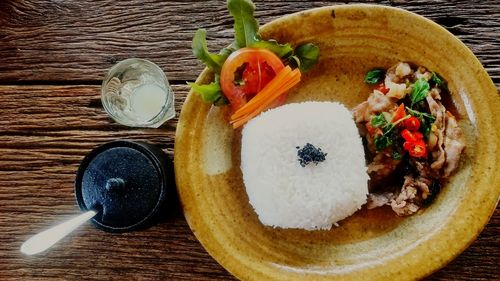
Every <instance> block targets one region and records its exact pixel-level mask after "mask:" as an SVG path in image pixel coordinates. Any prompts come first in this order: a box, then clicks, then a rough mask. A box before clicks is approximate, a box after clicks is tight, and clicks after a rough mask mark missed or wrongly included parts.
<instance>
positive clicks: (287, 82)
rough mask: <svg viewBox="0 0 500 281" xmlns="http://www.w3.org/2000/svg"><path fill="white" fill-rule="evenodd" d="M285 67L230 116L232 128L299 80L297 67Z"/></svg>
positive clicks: (248, 118)
mask: <svg viewBox="0 0 500 281" xmlns="http://www.w3.org/2000/svg"><path fill="white" fill-rule="evenodd" d="M287 68H288V69H287V70H285V69H284V70H282V71H280V72H279V73H278V75H276V77H275V79H273V80H272V81H271V82H269V83H268V84H267V85H266V86H265V87H264V89H262V90H261V91H260V92H259V93H258V94H257V95H256V96H255V97H254V98H253V99H252V100H250V102H248V103H247V104H245V105H244V106H243V107H242V108H240V109H239V110H238V111H236V112H235V113H234V114H233V115H232V116H231V122H230V123H231V124H232V125H233V128H235V129H236V128H238V127H240V126H242V125H243V124H245V123H246V122H247V121H249V120H250V119H252V118H253V117H255V116H257V115H258V114H259V113H261V112H262V111H264V110H265V109H266V108H267V107H268V106H269V105H270V104H271V103H272V102H273V101H274V100H275V99H277V98H278V97H279V96H281V95H282V94H284V93H285V92H286V91H288V90H289V89H291V88H292V87H293V86H295V85H296V84H297V83H299V82H300V77H301V73H300V71H299V70H298V69H295V70H293V71H290V70H291V69H290V68H289V67H288V66H287ZM257 98H258V99H257ZM254 100H255V101H254ZM252 101H253V102H252Z"/></svg>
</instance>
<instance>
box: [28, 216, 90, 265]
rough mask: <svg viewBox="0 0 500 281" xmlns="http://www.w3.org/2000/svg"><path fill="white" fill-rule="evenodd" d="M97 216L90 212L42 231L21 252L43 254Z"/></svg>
mask: <svg viewBox="0 0 500 281" xmlns="http://www.w3.org/2000/svg"><path fill="white" fill-rule="evenodd" d="M96 214H97V212H96V211H88V212H85V213H83V214H81V215H79V216H77V217H74V218H72V219H70V220H68V221H65V222H63V223H61V224H59V225H56V226H54V227H52V228H49V229H47V230H45V231H42V232H40V233H38V234H36V235H35V236H33V237H31V238H30V239H28V240H27V241H26V242H24V243H23V245H22V246H21V252H23V253H24V254H26V255H34V254H38V253H40V252H43V251H45V250H47V249H48V248H50V247H51V246H52V245H54V244H55V243H57V242H58V241H59V240H61V239H62V238H64V237H65V236H66V235H68V234H70V233H71V232H72V231H73V230H75V229H76V228H77V227H79V226H80V225H82V224H83V223H84V222H86V221H88V220H89V219H91V218H92V217H94V216H95V215H96Z"/></svg>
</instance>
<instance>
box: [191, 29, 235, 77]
mask: <svg viewBox="0 0 500 281" xmlns="http://www.w3.org/2000/svg"><path fill="white" fill-rule="evenodd" d="M206 34H207V31H206V30H205V29H198V30H197V31H196V33H195V34H194V37H193V43H192V45H191V47H192V48H193V54H194V56H195V57H196V58H197V59H199V60H201V61H202V62H203V63H204V64H205V65H206V66H207V67H208V68H210V69H212V70H213V71H214V72H216V73H220V70H221V67H222V64H223V63H224V61H225V60H226V58H227V56H228V55H229V54H228V55H217V54H212V53H210V52H209V51H208V47H207V39H206Z"/></svg>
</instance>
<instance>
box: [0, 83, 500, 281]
mask: <svg viewBox="0 0 500 281" xmlns="http://www.w3.org/2000/svg"><path fill="white" fill-rule="evenodd" d="M99 91H100V90H99V87H98V86H17V87H14V86H0V116H2V117H4V118H2V120H0V206H1V208H0V210H1V211H0V213H1V215H0V245H3V248H2V251H1V255H0V276H1V278H0V279H1V280H68V279H69V280H80V279H84V280H103V279H105V280H234V278H233V277H231V275H230V274H229V273H228V272H226V271H225V270H224V269H223V268H222V267H221V266H220V265H218V264H217V262H215V261H214V260H213V259H212V258H211V257H210V256H209V255H208V254H207V253H206V252H205V250H204V249H203V248H202V246H201V245H200V244H199V242H198V241H197V240H196V238H195V237H194V235H193V234H192V232H191V230H190V229H189V227H188V225H187V224H186V222H185V220H184V218H183V215H182V212H181V210H180V208H179V205H178V202H177V200H176V199H175V197H176V196H175V190H174V189H171V196H170V201H169V204H168V207H167V209H166V210H165V212H164V213H163V215H162V217H161V220H160V223H159V224H158V225H155V226H153V227H152V228H149V229H147V230H144V231H139V232H132V233H126V234H108V233H104V232H102V231H99V230H97V229H94V228H93V227H92V226H90V225H85V226H84V227H82V228H81V229H79V230H78V231H77V232H76V233H74V234H73V235H72V236H71V237H70V238H69V239H66V240H65V241H63V242H62V243H61V245H60V246H58V247H55V248H54V249H51V250H50V251H48V252H47V253H46V254H44V255H42V256H37V257H26V256H23V255H21V253H20V252H19V247H20V245H21V243H22V242H23V241H24V240H25V239H27V238H28V237H29V236H30V235H31V234H33V233H35V232H37V231H39V230H41V229H44V228H47V227H49V226H51V225H52V224H54V223H55V222H57V221H60V220H62V219H64V218H66V217H69V216H71V215H74V214H77V213H78V207H77V206H76V204H75V200H74V195H73V184H74V183H73V181H74V175H75V173H76V170H77V168H78V164H79V162H80V161H81V160H82V159H83V157H84V156H85V155H86V154H87V153H88V152H89V151H90V150H91V149H92V148H93V147H95V146H97V145H99V144H102V143H105V142H107V141H111V140H114V139H117V138H124V139H138V140H148V141H150V142H153V143H156V144H158V145H160V146H161V147H162V148H163V149H164V150H165V151H166V152H167V153H168V155H169V157H170V158H172V156H173V153H172V152H173V137H174V133H173V132H174V131H175V126H176V122H177V120H176V119H174V120H172V121H169V122H168V124H167V125H166V126H163V127H161V128H160V129H129V128H127V127H123V126H120V125H117V124H115V123H113V122H112V121H111V120H109V119H108V118H107V117H106V114H105V113H104V111H103V109H102V106H101V104H100V99H99V93H100V92H99ZM174 91H175V93H176V108H177V111H178V112H179V110H180V105H181V104H182V102H183V101H184V99H185V96H186V94H187V87H186V86H174ZM499 235H500V208H497V209H496V212H495V214H494V215H493V217H492V218H491V220H490V222H489V224H488V226H487V227H486V229H485V230H484V231H483V232H482V234H481V235H480V236H479V238H478V239H477V240H476V241H475V242H474V243H473V244H472V245H471V246H470V248H468V249H467V250H466V251H465V252H464V253H463V254H461V255H460V256H459V257H458V258H457V259H455V260H454V261H453V262H451V263H450V264H449V265H448V266H447V267H445V268H444V269H442V270H440V271H438V272H437V273H435V274H434V275H432V276H431V277H429V278H428V279H429V280H457V279H460V280H493V279H495V278H496V277H497V276H496V274H497V272H498V264H499V263H500V252H499V251H498V249H499V248H500V240H499V239H498V237H499Z"/></svg>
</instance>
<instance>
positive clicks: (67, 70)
mask: <svg viewBox="0 0 500 281" xmlns="http://www.w3.org/2000/svg"><path fill="white" fill-rule="evenodd" d="M142 2H143V3H144V4H140V5H137V4H135V3H136V1H134V0H124V1H111V0H105V1H98V2H95V1H89V0H85V1H81V0H68V1H50V0H18V1H1V2H0V26H1V28H0V82H2V81H3V83H4V84H5V83H11V82H15V81H18V82H19V81H30V80H36V81H61V82H63V81H64V82H66V81H68V80H72V81H98V80H100V79H102V77H103V75H104V73H105V71H106V70H107V69H109V68H110V67H111V66H112V65H113V64H114V63H115V62H116V61H119V60H122V59H125V58H129V57H141V58H147V59H150V60H152V61H154V62H156V63H158V64H159V65H160V66H161V67H162V68H163V69H164V70H165V71H166V73H167V75H168V77H169V78H170V79H171V80H173V81H185V80H194V79H195V78H196V76H197V74H198V73H199V72H200V71H201V69H202V66H201V64H199V63H198V62H197V61H196V60H195V59H194V57H193V55H192V53H191V48H190V45H191V39H192V36H193V34H194V31H195V30H196V29H197V28H199V27H204V28H206V29H207V30H208V36H209V45H210V48H211V49H212V50H219V49H220V48H222V47H223V46H225V45H227V44H229V43H230V42H231V38H232V20H231V18H230V17H229V16H228V13H227V11H226V8H225V1H222V0H219V1H215V0H208V1H154V0H147V1H142ZM255 2H256V5H257V17H258V19H259V20H260V22H261V23H266V22H269V21H270V20H272V19H275V18H277V17H279V16H282V15H285V14H288V13H292V12H298V11H301V10H304V9H308V8H314V7H321V6H326V5H333V4H344V3H357V2H369V3H378V4H383V5H391V6H395V7H400V8H404V9H407V10H410V11H413V12H416V13H418V14H420V15H423V16H426V17H428V18H430V19H432V20H434V21H436V22H437V23H439V24H441V25H442V26H444V27H445V28H447V29H448V30H449V31H450V32H452V33H453V34H455V35H456V36H458V38H460V39H461V40H462V41H463V42H464V43H465V44H466V45H467V46H469V48H471V49H472V51H473V52H474V53H475V54H476V55H477V56H478V57H479V59H480V60H481V62H482V63H483V64H484V66H485V68H486V69H487V71H488V72H489V73H490V75H491V76H492V78H493V79H494V81H495V83H497V85H498V84H500V56H499V53H498V50H499V49H500V40H498V34H499V30H500V2H499V1H497V0H487V1H477V0H476V1H431V0H417V1H409V0H399V1H389V0H372V1H347V2H336V1H301V0H287V1H284V0H279V1H263V0H259V1H255ZM182 83H183V82H182Z"/></svg>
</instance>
